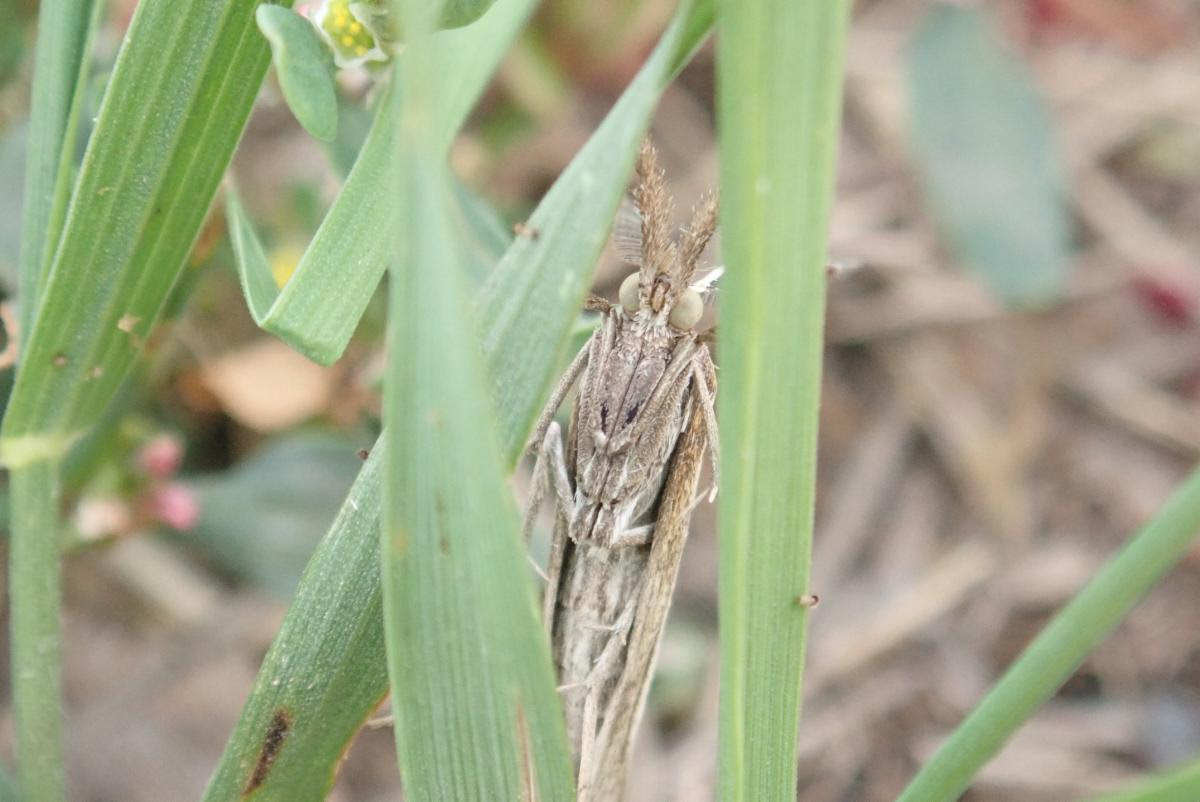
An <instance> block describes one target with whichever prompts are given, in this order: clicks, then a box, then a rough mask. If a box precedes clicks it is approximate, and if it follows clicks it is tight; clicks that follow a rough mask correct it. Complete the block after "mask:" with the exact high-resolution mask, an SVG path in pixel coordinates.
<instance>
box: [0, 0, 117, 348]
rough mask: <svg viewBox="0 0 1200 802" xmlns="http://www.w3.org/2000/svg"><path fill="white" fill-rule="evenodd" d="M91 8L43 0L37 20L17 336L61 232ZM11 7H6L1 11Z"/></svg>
mask: <svg viewBox="0 0 1200 802" xmlns="http://www.w3.org/2000/svg"><path fill="white" fill-rule="evenodd" d="M97 6H98V4H96V3H95V0H48V2H44V3H42V8H41V14H40V17H39V20H38V41H37V50H36V51H35V57H36V63H35V64H34V70H33V86H32V88H31V91H30V109H29V141H30V142H35V143H37V144H36V146H35V147H32V148H30V149H29V158H28V163H27V164H26V169H25V202H24V204H23V206H24V215H23V217H22V220H21V256H20V279H19V281H20V287H21V293H20V296H19V297H20V308H19V314H18V318H19V322H20V330H21V337H22V341H23V342H27V341H28V338H29V332H31V331H32V330H33V318H34V315H36V314H37V307H38V301H39V300H40V299H41V289H42V284H43V282H44V281H45V277H46V271H47V270H48V269H49V262H50V259H51V258H52V257H53V255H54V247H55V245H56V244H57V243H58V236H59V234H60V232H61V231H62V218H63V213H64V211H65V208H66V203H67V196H68V194H69V192H70V181H71V178H72V175H73V172H72V165H71V162H70V158H71V156H72V155H73V154H74V151H75V133H76V128H77V127H76V124H75V123H76V119H77V117H78V115H79V107H80V102H81V99H82V97H83V94H84V93H83V92H82V91H80V87H82V85H83V76H84V75H85V73H86V71H87V51H88V45H89V43H90V42H91V37H92V30H93V29H94V28H95V22H96V13H97ZM12 13H13V10H12V9H9V10H8V15H11V14H12ZM8 15H6V16H8ZM12 30H14V31H16V30H19V29H18V26H15V25H14V26H13V28H12ZM5 38H7V36H6V37H5Z"/></svg>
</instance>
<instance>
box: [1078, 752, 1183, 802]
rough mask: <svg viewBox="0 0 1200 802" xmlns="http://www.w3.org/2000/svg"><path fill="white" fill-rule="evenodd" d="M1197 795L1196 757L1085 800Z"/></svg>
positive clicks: (1134, 801)
mask: <svg viewBox="0 0 1200 802" xmlns="http://www.w3.org/2000/svg"><path fill="white" fill-rule="evenodd" d="M1197 799H1200V760H1193V761H1191V762H1190V763H1185V764H1183V765H1181V766H1175V767H1174V768H1170V769H1167V770H1166V771H1163V772H1162V773H1159V774H1154V775H1151V776H1149V777H1143V778H1141V779H1139V780H1136V781H1135V782H1133V783H1131V784H1130V785H1129V787H1127V788H1123V789H1122V790H1120V791H1113V792H1112V793H1110V794H1101V795H1100V796H1094V797H1091V798H1089V799H1088V800H1087V802H1196V800H1197Z"/></svg>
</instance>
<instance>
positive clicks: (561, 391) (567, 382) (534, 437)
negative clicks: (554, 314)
mask: <svg viewBox="0 0 1200 802" xmlns="http://www.w3.org/2000/svg"><path fill="white" fill-rule="evenodd" d="M592 336H593V337H595V335H594V334H593V335H592ZM591 350H592V344H591V341H590V340H589V341H588V343H587V344H586V345H584V346H583V347H582V348H580V349H579V353H578V354H576V355H575V358H574V359H572V360H571V364H570V365H569V366H568V367H567V370H566V372H565V373H563V375H562V378H560V379H559V380H558V384H557V385H555V387H554V392H552V393H550V398H549V400H548V401H546V406H544V407H543V408H542V414H541V415H539V416H538V419H537V423H536V424H534V427H533V433H532V434H530V435H529V440H528V442H527V443H526V444H525V450H526V451H529V450H531V449H533V448H534V447H536V445H537V444H539V443H541V442H542V438H544V437H545V436H546V430H547V429H549V428H550V424H551V423H552V422H553V421H554V415H555V413H556V412H558V408H559V407H560V406H562V402H563V400H564V399H565V398H566V397H567V393H569V392H571V386H572V385H573V384H575V380H576V379H578V378H579V374H580V373H582V372H583V369H584V367H585V366H586V365H587V361H588V352H589V351H591Z"/></svg>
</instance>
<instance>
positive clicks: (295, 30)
mask: <svg viewBox="0 0 1200 802" xmlns="http://www.w3.org/2000/svg"><path fill="white" fill-rule="evenodd" d="M254 18H255V20H256V21H257V22H258V28H259V30H260V31H262V34H263V36H265V37H266V38H267V41H268V42H269V43H270V44H271V61H272V63H273V64H274V65H275V75H276V76H277V77H278V78H279V88H280V89H282V90H283V98H284V100H286V101H287V104H288V108H290V109H291V110H292V114H293V115H295V117H296V121H297V122H299V123H300V125H302V126H303V127H304V130H305V131H308V133H309V134H311V135H312V136H314V137H316V138H317V139H323V140H325V141H326V142H329V141H331V140H332V139H333V138H334V137H335V136H337V121H338V108H337V91H336V90H335V89H334V86H333V55H332V54H331V53H330V52H329V48H327V47H326V46H325V43H324V42H323V41H322V40H321V38H320V36H319V34H317V29H316V28H314V27H313V26H312V23H310V22H309V21H308V20H307V19H305V18H304V17H302V16H300V15H299V14H297V13H296V12H295V11H292V10H291V9H290V8H283V7H282V6H271V5H262V6H259V7H258V11H257V12H256V13H255V15H254Z"/></svg>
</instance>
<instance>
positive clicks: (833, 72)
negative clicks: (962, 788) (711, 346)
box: [717, 0, 849, 802]
mask: <svg viewBox="0 0 1200 802" xmlns="http://www.w3.org/2000/svg"><path fill="white" fill-rule="evenodd" d="M848 5H849V4H848V3H846V2H820V3H817V2H811V3H796V2H791V1H790V0H772V1H771V2H759V3H722V4H720V6H719V12H718V29H719V31H720V36H719V39H718V51H717V71H718V74H717V89H718V99H719V105H718V121H719V123H720V126H719V130H720V140H721V195H722V197H721V208H722V213H721V230H722V234H723V240H722V249H723V253H724V256H725V260H726V264H727V269H728V272H727V273H726V278H725V279H724V283H723V285H722V295H721V343H720V354H721V389H720V394H719V397H718V404H719V407H720V420H721V441H722V443H723V444H724V448H723V453H724V457H723V466H722V476H723V481H724V487H723V488H722V489H721V495H722V498H723V502H722V504H721V508H720V566H721V571H720V628H721V712H720V780H719V786H720V798H721V799H724V800H746V801H747V802H750V801H751V800H766V799H771V800H782V799H792V798H794V797H795V786H796V759H795V757H796V728H797V720H798V717H799V712H800V678H801V674H802V670H803V663H804V646H805V627H806V624H807V618H808V616H807V613H806V608H805V607H804V605H803V604H802V603H801V599H802V597H803V596H804V595H805V594H807V593H808V574H809V558H810V544H811V536H812V526H813V488H814V479H815V470H816V465H815V461H816V447H817V405H818V400H819V397H820V381H821V354H822V334H823V332H822V329H823V322H824V303H825V247H826V240H827V228H828V220H829V208H830V204H831V194H832V186H833V172H834V161H835V156H836V145H837V140H838V129H839V123H840V119H839V114H838V111H839V105H840V97H841V65H842V49H843V44H844V42H843V40H844V31H845V25H846V19H847V15H848Z"/></svg>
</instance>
